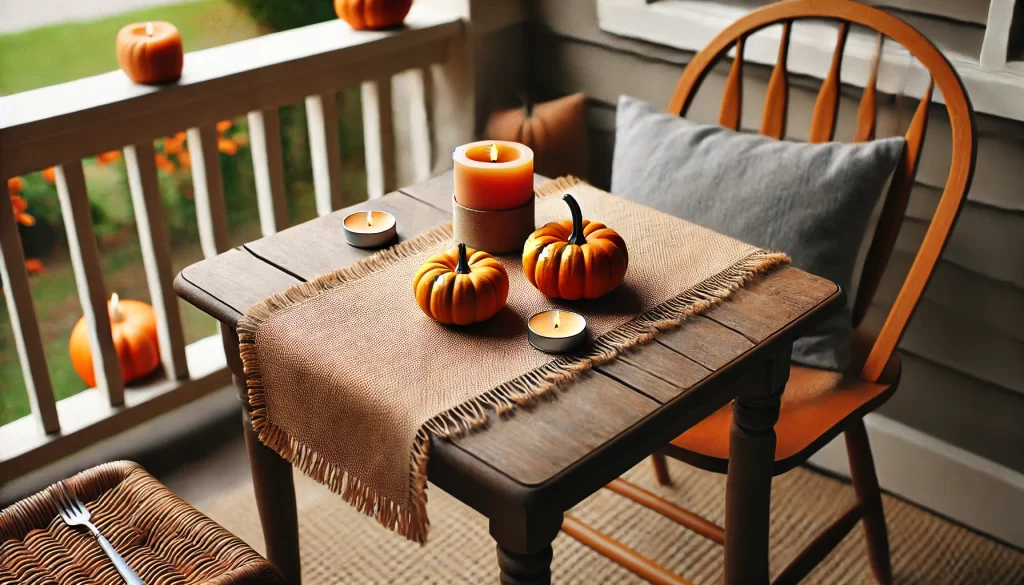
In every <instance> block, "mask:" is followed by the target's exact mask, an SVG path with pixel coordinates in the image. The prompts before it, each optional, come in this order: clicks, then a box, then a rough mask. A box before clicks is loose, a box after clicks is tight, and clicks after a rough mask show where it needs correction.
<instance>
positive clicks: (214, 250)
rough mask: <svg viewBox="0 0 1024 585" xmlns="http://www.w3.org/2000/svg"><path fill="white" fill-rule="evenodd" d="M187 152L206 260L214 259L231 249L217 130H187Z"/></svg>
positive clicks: (210, 127) (206, 127)
mask: <svg viewBox="0 0 1024 585" xmlns="http://www.w3.org/2000/svg"><path fill="white" fill-rule="evenodd" d="M188 150H189V154H190V155H191V157H192V184H193V185H194V187H195V202H196V222H197V223H198V224H199V244H200V246H201V247H202V249H203V257H205V258H213V257H214V256H216V255H217V254H220V253H221V252H224V251H226V250H227V249H228V247H229V246H230V244H229V243H228V221H227V212H226V211H225V209H224V180H223V179H222V178H221V173H220V154H219V153H218V151H217V129H216V128H214V127H213V126H201V127H197V128H189V129H188Z"/></svg>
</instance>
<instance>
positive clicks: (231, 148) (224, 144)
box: [217, 138, 238, 155]
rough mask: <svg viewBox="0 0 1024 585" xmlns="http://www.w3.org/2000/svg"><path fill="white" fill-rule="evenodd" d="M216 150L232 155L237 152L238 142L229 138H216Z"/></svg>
mask: <svg viewBox="0 0 1024 585" xmlns="http://www.w3.org/2000/svg"><path fill="white" fill-rule="evenodd" d="M217 150H219V151H221V152H223V153H224V154H227V155H233V154H236V153H238V143H237V142H235V141H234V140H231V139H230V138H218V139H217Z"/></svg>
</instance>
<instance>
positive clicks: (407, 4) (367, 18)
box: [334, 0, 412, 30]
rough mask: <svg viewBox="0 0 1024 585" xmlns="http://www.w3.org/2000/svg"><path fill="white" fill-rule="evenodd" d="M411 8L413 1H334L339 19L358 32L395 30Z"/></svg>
mask: <svg viewBox="0 0 1024 585" xmlns="http://www.w3.org/2000/svg"><path fill="white" fill-rule="evenodd" d="M411 7H412V0H334V12H335V13H336V14H337V15H338V18H340V19H342V20H344V21H345V22H347V23H349V25H351V26H352V28H354V29H356V30H366V29H371V30H372V29H381V28H394V27H396V26H398V25H400V24H402V21H404V20H405V16H406V15H407V14H409V9H410V8H411Z"/></svg>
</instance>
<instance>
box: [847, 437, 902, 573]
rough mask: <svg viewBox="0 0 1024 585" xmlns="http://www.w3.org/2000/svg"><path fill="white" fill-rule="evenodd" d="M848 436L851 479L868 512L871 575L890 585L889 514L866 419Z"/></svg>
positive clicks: (865, 531) (867, 527)
mask: <svg viewBox="0 0 1024 585" xmlns="http://www.w3.org/2000/svg"><path fill="white" fill-rule="evenodd" d="M845 435H846V452H847V455H848V456H849V458H850V477H851V479H852V480H853V488H854V490H856V492H857V501H858V502H860V506H861V509H862V510H863V511H864V533H865V535H866V536H867V545H868V560H869V562H870V563H871V572H872V573H873V574H874V575H875V579H876V580H877V581H878V582H879V583H880V584H881V585H890V584H891V583H892V564H891V563H890V560H889V536H888V533H887V532H886V528H885V512H884V511H883V510H882V493H881V490H880V489H879V488H878V476H877V475H876V474H875V462H874V459H873V458H872V456H871V445H870V443H869V442H868V433H867V430H866V429H865V428H864V421H863V419H861V420H858V421H856V422H855V423H853V424H852V425H851V426H850V427H849V428H848V429H846V433H845Z"/></svg>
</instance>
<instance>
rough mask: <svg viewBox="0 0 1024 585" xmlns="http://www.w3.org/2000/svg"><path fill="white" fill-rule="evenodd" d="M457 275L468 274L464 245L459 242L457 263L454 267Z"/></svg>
mask: <svg viewBox="0 0 1024 585" xmlns="http://www.w3.org/2000/svg"><path fill="white" fill-rule="evenodd" d="M455 272H456V273H457V274H469V259H468V258H466V244H464V243H462V242H459V262H458V264H456V265H455Z"/></svg>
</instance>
